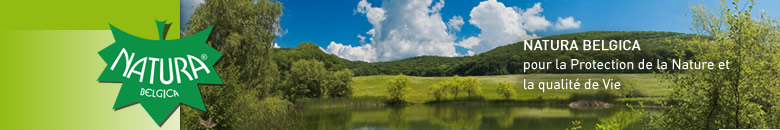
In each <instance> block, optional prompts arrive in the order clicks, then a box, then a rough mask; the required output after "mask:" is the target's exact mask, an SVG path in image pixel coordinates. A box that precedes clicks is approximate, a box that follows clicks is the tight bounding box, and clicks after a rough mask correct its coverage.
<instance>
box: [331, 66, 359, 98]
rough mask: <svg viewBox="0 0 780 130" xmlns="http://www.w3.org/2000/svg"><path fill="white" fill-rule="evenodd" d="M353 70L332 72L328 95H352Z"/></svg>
mask: <svg viewBox="0 0 780 130" xmlns="http://www.w3.org/2000/svg"><path fill="white" fill-rule="evenodd" d="M354 75H355V74H353V73H352V70H349V69H342V70H339V71H336V72H332V73H331V76H329V80H326V82H328V87H327V88H328V97H349V96H352V85H351V83H352V76H354Z"/></svg>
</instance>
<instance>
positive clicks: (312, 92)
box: [281, 60, 331, 101]
mask: <svg viewBox="0 0 780 130" xmlns="http://www.w3.org/2000/svg"><path fill="white" fill-rule="evenodd" d="M327 76H328V71H327V70H325V65H324V64H323V63H322V62H320V61H317V60H298V61H296V62H293V64H292V66H291V67H290V72H289V73H288V74H287V76H286V77H285V79H287V80H285V81H284V82H283V84H282V85H281V86H282V87H283V88H282V90H281V91H282V93H283V94H284V96H286V98H287V99H290V100H291V101H295V100H296V99H299V98H320V97H324V96H325V92H326V91H327V87H326V85H327V84H326V82H328V81H330V80H331V79H328V77H327Z"/></svg>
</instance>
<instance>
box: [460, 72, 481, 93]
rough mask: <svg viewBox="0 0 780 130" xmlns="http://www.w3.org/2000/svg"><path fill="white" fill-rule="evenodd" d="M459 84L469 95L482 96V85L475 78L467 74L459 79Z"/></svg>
mask: <svg viewBox="0 0 780 130" xmlns="http://www.w3.org/2000/svg"><path fill="white" fill-rule="evenodd" d="M459 84H460V85H461V86H463V88H464V89H465V90H466V93H467V94H469V97H480V96H482V86H480V85H479V81H478V80H477V78H474V77H471V76H469V77H466V78H463V80H460V82H459Z"/></svg>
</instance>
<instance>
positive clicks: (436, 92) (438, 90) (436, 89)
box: [431, 84, 448, 101]
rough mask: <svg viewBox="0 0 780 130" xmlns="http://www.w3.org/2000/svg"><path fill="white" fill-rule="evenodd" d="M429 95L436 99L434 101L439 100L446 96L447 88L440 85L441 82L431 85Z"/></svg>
mask: <svg viewBox="0 0 780 130" xmlns="http://www.w3.org/2000/svg"><path fill="white" fill-rule="evenodd" d="M431 95H433V98H435V99H436V101H441V99H444V98H447V95H448V94H447V90H446V89H445V88H444V87H442V85H441V84H434V85H433V86H431Z"/></svg>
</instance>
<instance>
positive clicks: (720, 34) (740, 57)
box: [657, 1, 780, 129]
mask: <svg viewBox="0 0 780 130" xmlns="http://www.w3.org/2000/svg"><path fill="white" fill-rule="evenodd" d="M742 4H743V3H740V2H739V1H734V2H729V3H726V2H725V1H722V2H721V5H722V6H723V7H722V9H721V10H718V11H717V12H715V13H713V12H711V11H710V10H709V9H707V8H706V7H704V6H698V7H693V24H694V26H695V31H696V32H698V33H700V34H702V35H706V36H708V37H707V38H695V39H693V40H691V41H689V42H687V44H686V47H687V48H688V49H689V50H691V51H693V52H694V53H696V54H698V55H695V56H693V57H691V58H690V59H692V60H694V61H726V60H728V61H730V62H731V64H730V65H729V67H730V69H727V70H717V69H716V70H708V69H704V70H687V71H684V72H681V73H679V74H673V73H668V72H667V73H665V74H664V76H663V77H664V79H666V80H667V81H669V82H671V83H672V84H671V86H670V88H672V89H673V90H674V92H673V93H672V94H671V95H670V96H669V100H670V101H669V102H668V103H666V104H664V105H665V106H666V109H665V110H664V112H663V114H662V115H661V116H660V117H659V120H657V121H658V123H660V124H661V125H660V126H661V127H662V128H663V129H689V128H700V129H717V128H770V127H775V128H776V127H777V125H776V124H778V122H777V119H776V117H777V115H780V111H777V109H776V107H777V106H778V105H780V104H778V102H777V101H780V98H779V97H780V96H778V95H779V93H780V92H778V88H777V85H778V84H780V80H777V79H778V78H780V72H778V71H776V70H780V44H779V43H780V41H779V40H780V31H779V30H780V29H779V28H778V25H777V22H776V21H775V20H773V19H771V18H768V17H767V16H766V14H763V13H762V14H761V16H760V17H759V18H758V19H756V17H753V16H752V7H753V6H754V5H755V3H753V1H750V2H748V3H746V4H745V5H742ZM687 56H688V55H679V57H687ZM773 108H774V109H773ZM772 125H774V126H772Z"/></svg>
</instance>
